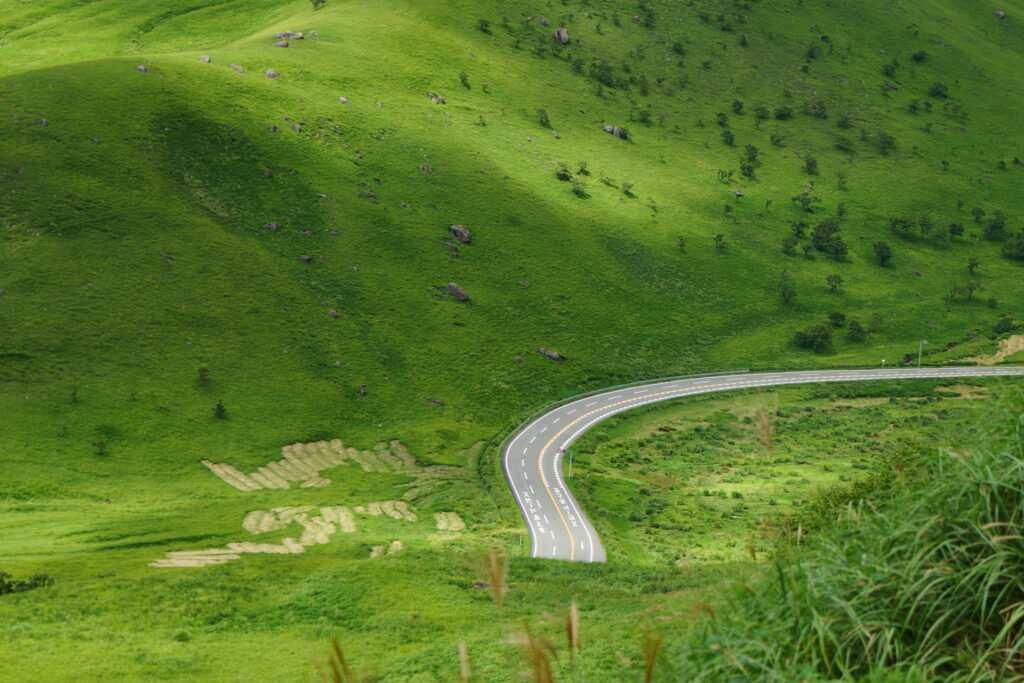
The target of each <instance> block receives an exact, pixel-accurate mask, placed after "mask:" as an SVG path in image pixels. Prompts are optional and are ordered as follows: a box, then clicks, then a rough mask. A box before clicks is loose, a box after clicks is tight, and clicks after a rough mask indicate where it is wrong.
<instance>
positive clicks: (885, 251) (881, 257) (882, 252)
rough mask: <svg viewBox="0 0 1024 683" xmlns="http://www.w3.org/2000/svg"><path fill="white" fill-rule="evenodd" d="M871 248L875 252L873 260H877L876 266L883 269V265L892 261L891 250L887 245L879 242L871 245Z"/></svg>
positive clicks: (884, 242)
mask: <svg viewBox="0 0 1024 683" xmlns="http://www.w3.org/2000/svg"><path fill="white" fill-rule="evenodd" d="M871 248H872V249H874V250H875V258H876V259H878V265H880V266H882V267H883V268H885V264H887V263H888V262H889V261H891V260H892V249H890V248H889V243H888V242H886V241H884V240H881V241H878V242H875V243H874V244H872V245H871Z"/></svg>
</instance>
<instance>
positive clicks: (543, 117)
mask: <svg viewBox="0 0 1024 683" xmlns="http://www.w3.org/2000/svg"><path fill="white" fill-rule="evenodd" d="M537 119H538V120H539V121H540V125H542V126H544V127H545V128H549V127H550V126H551V119H550V118H549V117H548V112H547V109H538V110H537Z"/></svg>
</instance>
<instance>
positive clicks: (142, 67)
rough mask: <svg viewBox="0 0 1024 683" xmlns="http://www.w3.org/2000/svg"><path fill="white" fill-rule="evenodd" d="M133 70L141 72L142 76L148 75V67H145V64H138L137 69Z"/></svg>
mask: <svg viewBox="0 0 1024 683" xmlns="http://www.w3.org/2000/svg"><path fill="white" fill-rule="evenodd" d="M135 70H136V71H141V72H142V73H144V74H145V73H149V67H147V66H146V65H145V64H139V65H138V66H137V67H135Z"/></svg>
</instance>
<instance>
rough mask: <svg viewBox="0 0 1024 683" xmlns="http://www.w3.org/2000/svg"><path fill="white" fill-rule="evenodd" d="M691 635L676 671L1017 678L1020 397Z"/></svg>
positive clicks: (1021, 656) (1022, 614) (1023, 469)
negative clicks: (881, 502) (962, 445)
mask: <svg viewBox="0 0 1024 683" xmlns="http://www.w3.org/2000/svg"><path fill="white" fill-rule="evenodd" d="M772 575H773V576H772V578H771V580H766V581H764V582H763V583H762V585H761V586H760V587H759V589H760V590H754V591H745V592H740V593H737V595H736V597H735V598H734V599H735V603H736V604H735V606H734V609H732V610H730V615H729V616H727V617H725V618H722V619H718V620H715V621H713V622H710V623H709V624H708V625H707V626H706V631H705V632H704V634H703V635H704V640H703V642H702V643H699V644H697V643H689V644H688V643H677V648H676V652H675V664H676V673H677V675H679V676H680V677H681V678H684V679H695V680H728V679H735V678H737V677H742V678H754V679H768V680H783V679H785V680H790V679H793V678H801V679H802V678H809V679H820V678H843V679H847V678H860V677H874V676H884V675H892V674H902V675H903V676H905V677H908V678H917V679H932V678H935V679H942V680H948V681H984V680H1006V679H1019V678H1022V677H1024V398H1022V396H1021V395H1017V396H1015V397H1014V398H1013V399H1011V400H1007V401H1004V402H1003V404H1002V405H1001V407H1000V408H999V412H998V415H997V417H996V418H995V419H993V421H992V423H991V424H990V425H989V427H988V429H986V430H985V431H984V433H983V434H982V435H981V436H980V437H979V439H978V441H977V445H976V447H975V448H974V449H973V450H972V451H971V452H965V453H960V454H958V453H950V452H943V453H940V454H939V455H938V456H937V458H936V459H935V460H934V462H933V463H932V465H931V467H930V471H929V476H926V477H925V478H924V479H923V480H921V481H920V482H919V483H917V484H915V485H913V486H911V487H909V488H908V489H906V490H904V491H903V492H901V493H899V494H897V495H896V496H895V497H894V498H892V499H891V500H890V501H889V502H888V503H887V504H886V505H885V506H884V507H883V508H881V509H875V508H872V507H871V506H870V505H865V504H864V503H861V504H858V505H850V506H849V507H848V508H847V514H846V516H845V519H844V520H842V521H841V522H840V523H839V524H838V525H837V526H836V527H835V528H834V529H832V530H831V531H830V532H829V533H825V534H822V535H821V536H820V537H818V538H815V539H813V540H811V541H810V542H809V543H807V544H805V546H804V547H803V548H796V547H790V548H788V549H787V550H785V551H783V552H781V553H780V554H779V555H778V556H777V557H776V558H775V563H774V568H773V572H772Z"/></svg>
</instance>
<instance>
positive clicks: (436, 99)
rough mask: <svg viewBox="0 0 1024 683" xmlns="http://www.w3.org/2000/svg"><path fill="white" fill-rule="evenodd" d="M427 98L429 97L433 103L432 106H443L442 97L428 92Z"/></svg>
mask: <svg viewBox="0 0 1024 683" xmlns="http://www.w3.org/2000/svg"><path fill="white" fill-rule="evenodd" d="M427 97H429V98H430V101H431V102H433V103H434V104H444V97H442V96H441V95H438V94H437V93H433V92H428V93H427Z"/></svg>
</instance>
